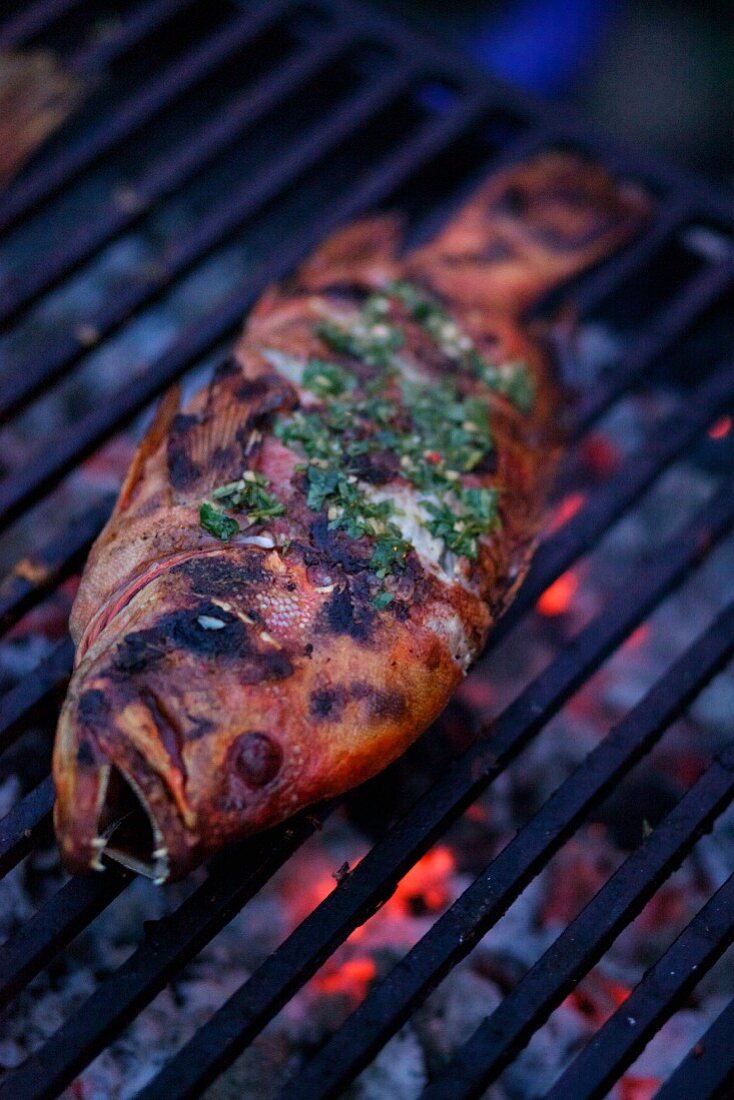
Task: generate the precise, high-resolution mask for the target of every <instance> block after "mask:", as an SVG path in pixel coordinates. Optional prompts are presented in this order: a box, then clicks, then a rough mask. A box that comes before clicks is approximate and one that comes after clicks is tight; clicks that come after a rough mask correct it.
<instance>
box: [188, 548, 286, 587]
mask: <svg viewBox="0 0 734 1100" xmlns="http://www.w3.org/2000/svg"><path fill="white" fill-rule="evenodd" d="M262 558H263V556H262V554H261V553H260V552H257V553H254V552H253V553H249V554H242V555H238V557H237V560H236V561H232V560H230V558H229V557H225V556H224V555H223V556H222V557H218V556H215V555H213V554H207V555H205V556H204V557H200V558H190V559H189V560H188V561H184V562H181V564H180V565H175V566H174V567H173V569H172V570H171V573H172V574H176V573H179V574H180V575H181V576H183V577H186V579H187V580H188V581H189V582H190V584H191V589H192V591H193V592H196V593H197V594H198V595H200V596H225V597H226V596H232V595H234V594H235V593H237V592H241V591H242V589H243V588H245V587H250V586H252V587H256V586H257V587H260V588H263V587H266V586H268V585H271V584H273V576H272V574H271V573H269V572H268V571H267V569H264V568H263V564H262Z"/></svg>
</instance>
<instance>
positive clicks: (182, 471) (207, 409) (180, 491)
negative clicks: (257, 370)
mask: <svg viewBox="0 0 734 1100" xmlns="http://www.w3.org/2000/svg"><path fill="white" fill-rule="evenodd" d="M296 400H297V395H296V392H295V390H294V389H293V387H292V386H291V385H290V384H289V383H288V382H287V381H286V380H285V379H284V378H281V377H280V376H278V375H276V374H272V373H269V374H262V375H260V376H259V377H256V378H249V379H248V378H245V377H243V376H242V375H241V374H233V375H225V376H221V375H220V376H219V377H215V378H214V379H213V380H212V382H211V384H210V385H209V388H208V389H207V391H206V396H205V398H204V400H203V401H202V402H199V407H198V408H197V407H196V405H195V406H194V407H193V408H192V410H191V411H189V412H182V413H178V415H177V416H175V417H174V418H173V420H172V422H171V425H170V430H169V432H168V443H167V460H168V477H169V481H170V484H171V487H172V489H173V491H174V493H175V494H176V495H177V497H178V498H179V500H187V499H189V498H190V497H191V496H203V495H205V494H206V493H208V492H210V490H211V489H213V488H214V487H216V486H217V485H221V484H222V483H223V482H227V481H233V480H235V479H236V478H238V477H240V475H241V473H242V471H243V469H247V468H249V467H250V466H251V464H252V461H253V459H254V457H255V455H256V454H257V452H258V451H259V447H260V439H261V436H260V432H259V428H260V427H261V426H262V425H263V423H264V421H265V420H266V418H267V417H268V416H270V414H271V413H273V412H275V411H276V410H279V409H284V408H288V407H291V406H292V405H294V404H295V402H296Z"/></svg>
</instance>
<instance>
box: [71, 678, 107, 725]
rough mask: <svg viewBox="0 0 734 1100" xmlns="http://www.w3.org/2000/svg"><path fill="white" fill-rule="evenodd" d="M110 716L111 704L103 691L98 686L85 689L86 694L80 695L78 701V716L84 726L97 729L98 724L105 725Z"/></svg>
mask: <svg viewBox="0 0 734 1100" xmlns="http://www.w3.org/2000/svg"><path fill="white" fill-rule="evenodd" d="M109 716H110V704H109V701H108V699H107V696H106V695H105V693H104V692H103V691H99V689H97V688H90V690H89V691H85V692H84V694H83V695H81V696H80V697H79V702H78V703H77V718H78V719H79V722H80V723H81V724H82V725H83V726H86V727H88V728H89V729H95V728H97V727H98V726H102V725H104V724H105V722H106V721H107V719H108V718H109Z"/></svg>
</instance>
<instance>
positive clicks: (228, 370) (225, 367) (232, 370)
mask: <svg viewBox="0 0 734 1100" xmlns="http://www.w3.org/2000/svg"><path fill="white" fill-rule="evenodd" d="M237 374H242V367H241V366H240V364H239V363H238V361H237V360H236V359H235V357H234V355H228V356H227V358H226V359H225V360H224V361H223V362H222V363H220V364H219V365H218V366H217V368H216V369H215V371H214V374H213V376H212V381H213V382H222V381H223V380H224V379H225V378H233V377H234V376H235V375H237Z"/></svg>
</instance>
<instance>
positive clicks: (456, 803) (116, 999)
mask: <svg viewBox="0 0 734 1100" xmlns="http://www.w3.org/2000/svg"><path fill="white" fill-rule="evenodd" d="M733 520H734V499H733V494H732V493H731V491H730V490H729V488H728V487H727V489H726V490H723V491H722V493H721V494H720V495H719V496H718V497H717V498H716V500H715V501H714V502H712V503H711V505H710V506H709V507H708V508H707V509H705V510H704V512H703V513H702V515H701V517H700V518H699V520H698V522H696V523H694V524H692V525H691V527H690V528H689V529H688V530H687V531H686V532H685V533H684V535H683V536H682V537H681V538H680V539H677V540H676V543H675V553H676V554H677V556H678V562H677V571H675V572H676V576H677V578H678V579H681V578H682V576H684V574H685V572H686V569H687V568H688V566H689V565H690V563H691V561H692V560H695V558H696V557H697V556H698V555H699V554H700V551H701V547H702V546H704V545H705V543H707V540H708V539H709V538H710V539H711V542H710V543H708V545H707V546H706V547H705V548H706V549H708V548H709V547H710V546H712V545H713V544H714V543H715V541H716V540H717V539H718V538H719V537H721V535H723V534H724V533H725V531H726V530H727V527H728V526H730V525H731V522H732V521H733ZM704 532H705V533H706V535H705V537H704V534H703V533H704ZM681 548H684V550H683V554H682V555H681ZM652 572H653V571H652V570H648V571H647V572H646V573H645V577H647V578H649V575H650V573H652ZM667 580H668V581H669V582H671V583H675V578H673V577H672V575H671V576H669V577H668V578H667ZM659 584H660V578H659V575H658V574H657V573H655V575H654V578H653V586H654V587H655V588H656V591H655V593H654V594H653V592H652V587H651V585H650V584H649V582H648V581H647V580H646V581H645V582H644V583H642V582H641V583H640V584H639V585H636V586H634V589H633V590H632V596H633V598H628V600H627V604H628V605H629V606H626V607H625V608H624V612H623V613H620V611H619V610H618V608H617V607H615V608H612V609H611V610H610V611H609V612H607V613H606V614H605V615H603V616H601V617H600V618H601V620H602V623H604V626H601V625H600V624H599V621H598V620H596V621H595V622H594V623H593V624H592V625H591V626H590V627H588V628H587V630H586V631H585V632H582V635H581V636H580V637H579V639H577V641H576V642H574V643H573V646H572V649H573V651H574V652H576V651H578V650H579V649H582V648H583V646H584V639H585V637H586V636H587V635H593V636H594V642H593V644H594V646H595V652H594V653H593V654H588V652H587V660H588V661H590V662H591V663H592V666H593V667H596V665H598V663H600V662H601V660H603V659H604V656H605V655H607V654H608V652H609V651H610V650H611V649H612V648H614V645H616V644H617V643H618V642H619V641H620V640H621V637H620V636H619V635H623V634H624V633H629V632H630V631H631V630H633V629H634V627H635V626H636V625H637V623H638V622H639V621H640V619H641V618H644V617H645V615H646V614H648V613H649V611H650V609H651V604H653V602H657V600H658V599H660V598H662V597H663V596H664V595H665V592H666V591H667V587H666V586H665V585H663V589H662V591H659V590H658V589H657V586H658V585H659ZM627 590H628V591H629V588H628V589H627ZM620 605H621V601H620ZM615 616H616V617H617V622H616V624H614V625H612V626H610V625H609V624H610V621H611V619H612V618H614V617H615ZM604 630H606V631H608V632H610V633H611V638H610V637H606V638H604V639H602V638H601V632H602V631H604ZM567 664H568V661H567V660H566V655H565V654H562V655H561V656H560V657H559V658H558V659H557V660H556V661H555V662H554V663H553V665H552V666H551V668H550V669H549V670H548V671H547V672H546V673H545V674H543V675H542V676H541V677H539V678H538V679H537V680H536V681H535V682H534V683H533V684H532V685H530V687H529V688H528V689H527V690H526V691H525V692H524V693H523V694H522V696H521V697H520V698H519V699H518V700H517V701H516V703H515V704H513V705H512V706H511V707H510V708H509V709H508V710H507V711H505V712H504V714H503V715H502V716H501V717H500V718H499V719H498V720H497V723H496V724H495V725H494V727H493V729H492V738H491V749H490V745H488V744H487V742H486V740H482V741H480V742H478V743H477V744H476V745H475V746H473V748H472V749H470V750H469V752H468V753H467V754H465V756H464V757H462V759H461V760H460V761H459V762H458V764H457V767H456V768H455V769H454V771H452V773H451V774H450V775H449V776H448V777H446V779H445V780H443V781H441V782H440V783H439V784H437V785H436V787H434V788H433V790H432V791H431V792H429V795H428V796H426V797H425V798H424V799H422V800H421V802H420V803H419V804H418V805H417V806H416V807H415V808H414V810H413V811H412V812H411V814H409V815H408V817H407V818H405V819H404V821H403V822H402V823H401V824H400V826H398V827H396V828H395V829H393V830H392V831H391V833H390V834H389V835H388V836H387V837H386V838H385V840H384V841H382V842H380V843H379V844H377V845H376V846H375V847H374V848H373V849H372V851H371V852H370V853H369V854H368V855H367V856H366V857H365V859H364V860H363V861H362V863H360V864H359V866H358V867H357V868H355V870H354V872H353V873H352V874H351V875H350V876H349V889H348V890H339V889H337V890H335V891H334V893H333V894H332V895H330V897H329V898H327V899H326V901H325V902H323V903H322V905H321V906H320V907H319V908H318V909H317V910H315V911H314V913H313V914H312V915H311V916H310V917H309V918H307V920H306V921H305V922H304V924H303V925H301V926H300V929H298V930H296V932H295V933H294V934H293V936H291V937H290V938H289V940H288V941H286V943H285V944H284V945H282V947H281V948H280V949H279V951H277V952H276V953H275V954H274V955H273V956H271V957H270V959H269V960H268V961H267V962H266V963H265V964H263V967H261V968H260V970H259V971H258V972H257V975H255V976H253V978H252V979H251V982H255V983H256V989H257V990H258V991H259V994H260V997H261V998H262V1002H263V1004H262V1005H261V1006H260V1010H261V1012H262V1013H263V1016H262V1017H261V1018H258V1021H257V1029H258V1030H259V1028H260V1027H261V1026H263V1025H264V1023H265V1022H266V1020H267V1019H269V1018H270V1017H271V1016H272V1015H273V1014H274V1012H275V1011H277V1007H278V1006H279V1004H280V1003H282V999H283V997H285V996H287V995H288V992H289V991H292V990H291V989H290V985H291V984H292V983H295V987H297V986H298V985H300V984H302V983H303V981H305V980H306V979H307V978H308V977H309V976H310V974H311V973H313V972H314V971H315V969H317V967H318V965H319V963H320V961H323V958H325V957H326V955H327V954H328V953H329V952H330V951H331V950H333V949H334V947H335V946H336V945H337V943H339V942H341V941H342V940H343V939H344V938H345V937H346V935H347V934H348V933H349V931H351V930H352V928H353V927H355V926H356V925H357V924H359V923H361V922H362V921H363V920H365V919H366V918H367V917H368V916H369V915H371V913H372V912H373V911H374V909H375V907H376V905H377V904H379V902H380V901H384V900H385V898H386V897H388V896H389V894H390V892H391V891H392V889H394V887H395V884H396V883H397V881H398V880H399V878H400V877H402V875H403V874H404V873H405V871H406V870H407V869H408V867H409V866H410V865H411V864H412V862H414V861H415V859H417V858H418V857H419V856H420V855H421V854H423V852H424V851H425V850H427V848H428V847H429V846H430V844H431V843H433V841H434V840H435V839H436V837H437V836H438V835H439V833H440V832H441V831H442V830H443V829H444V828H445V827H446V825H447V824H448V823H449V822H450V821H451V820H453V819H454V818H455V817H456V816H458V814H459V813H461V812H462V810H463V809H464V808H465V806H466V805H467V804H468V802H469V801H471V800H472V799H473V798H475V797H476V796H477V795H478V793H479V792H480V791H481V789H482V788H483V787H484V786H486V785H487V783H489V782H491V781H492V780H493V779H494V778H495V777H496V775H497V774H498V772H499V770H500V769H501V768H503V767H504V766H506V765H507V763H509V761H510V760H511V759H512V757H513V756H515V755H516V754H517V752H519V751H520V749H521V748H522V747H523V746H524V745H525V744H526V743H527V741H528V739H529V738H530V737H531V736H533V735H534V734H535V733H537V732H538V729H539V728H540V726H541V725H542V724H543V723H544V722H545V721H548V720H549V718H550V717H551V716H552V714H553V713H555V712H556V711H557V709H558V708H559V707H560V706H561V705H562V704H563V702H565V701H566V699H567V698H568V697H569V696H570V694H572V692H573V690H574V684H573V683H570V682H569V670H568V668H567V667H566V666H567ZM590 671H591V669H590V668H589V667H588V666H587V667H585V668H584V669H583V670H580V671H579V673H578V676H577V680H578V682H580V681H581V680H583V679H584V677H585V676H586V675H588V674H589V672H590ZM576 686H577V684H576ZM539 715H541V717H539ZM289 831H290V830H289V829H286V830H285V833H286V834H287V833H288V832H289ZM276 835H278V836H281V837H282V836H283V834H282V832H281V831H279V833H278V834H276ZM284 842H285V841H284ZM249 858H250V857H249V852H248V856H247V859H248V860H249ZM238 865H240V866H247V865H249V863H248V862H245V861H243V860H239V861H238ZM230 866H231V862H230ZM273 869H274V868H273ZM270 873H272V869H271V872H270ZM203 889H204V888H202V890H203ZM230 889H235V887H234V885H233V884H232V883H230ZM199 893H200V892H199ZM248 896H249V895H248ZM194 897H197V895H194ZM51 900H52V902H53V899H51ZM191 900H192V902H193V899H191ZM227 900H228V899H227ZM245 900H247V898H246V897H245V898H243V899H242V901H241V902H240V904H244V901H245ZM186 904H187V905H188V903H186ZM228 905H229V900H228ZM237 908H239V905H238V906H237ZM183 909H184V907H182V909H179V910H178V911H177V914H175V915H174V917H173V918H171V919H172V920H176V921H177V922H178V921H180V925H179V924H178V923H177V925H176V933H175V935H173V934H172V935H170V936H168V937H167V938H166V945H167V946H166V947H165V950H164V947H163V945H161V944H157V949H156V952H155V954H154V956H153V958H152V959H149V956H148V952H147V943H144V944H143V945H142V946H141V947H140V948H139V949H138V951H137V952H136V953H135V955H133V956H132V958H131V959H130V960H129V961H128V963H127V964H125V965H124V966H123V967H122V968H121V969H120V970H119V971H118V972H117V974H116V975H114V976H113V978H111V979H110V980H109V981H108V982H107V983H105V985H103V986H101V987H100V989H99V990H98V991H97V992H96V993H95V994H93V997H92V998H91V999H90V1001H89V1002H88V1003H87V1006H85V1008H84V1010H83V1011H80V1012H79V1013H77V1014H75V1016H74V1017H73V1018H72V1020H70V1021H67V1023H65V1024H64V1025H63V1026H62V1028H61V1029H60V1030H59V1031H58V1032H57V1033H56V1035H55V1036H54V1037H52V1039H51V1040H49V1041H48V1042H47V1044H46V1045H45V1046H44V1047H43V1048H42V1050H41V1051H39V1052H38V1054H37V1055H33V1056H32V1057H31V1058H30V1059H29V1060H28V1061H27V1062H26V1063H24V1065H23V1066H22V1067H20V1068H19V1069H18V1070H17V1071H14V1073H13V1074H12V1075H9V1077H8V1078H7V1081H8V1083H9V1084H8V1085H7V1086H6V1085H5V1084H4V1083H3V1084H2V1085H0V1097H3V1096H5V1095H7V1096H12V1097H13V1100H16V1097H21V1096H23V1097H25V1096H28V1097H30V1096H46V1095H53V1088H60V1087H62V1086H63V1084H66V1083H68V1081H69V1080H71V1078H72V1077H73V1075H74V1073H75V1072H77V1071H78V1069H79V1068H80V1067H81V1066H82V1065H83V1064H85V1062H86V1061H88V1060H89V1058H90V1057H93V1056H94V1054H95V1053H97V1052H98V1051H99V1050H101V1049H102V1048H103V1046H104V1044H105V1043H106V1042H108V1041H109V1039H110V1038H111V1035H112V1033H113V1032H114V1030H116V1029H117V1028H119V1027H121V1026H123V1025H124V1023H125V1022H127V1020H129V1019H130V1018H132V1015H134V1014H135V1012H137V1011H139V1010H140V1008H141V1007H142V1005H143V1004H145V1003H147V1002H148V1001H149V1000H150V999H152V997H153V996H154V995H155V994H156V993H157V992H158V990H159V989H160V988H161V987H162V985H163V984H164V983H165V981H166V980H167V978H168V976H169V975H170V973H171V972H172V971H173V970H175V969H176V968H177V967H178V966H180V965H182V964H183V962H184V961H187V960H188V959H189V958H191V957H192V956H193V954H195V953H196V951H198V950H199V949H200V948H201V946H203V943H205V942H207V940H208V939H209V938H210V936H209V935H206V936H205V937H204V939H203V940H202V939H201V930H200V923H201V922H202V921H203V920H204V918H205V919H206V922H212V921H214V920H215V919H216V914H215V913H214V912H213V910H211V909H210V908H209V906H208V905H205V906H204V907H203V912H202V911H201V910H200V911H199V913H198V921H199V923H195V922H194V921H193V920H192V916H193V914H192V913H190V912H189V913H184V912H183ZM227 912H228V913H229V916H227V917H226V920H229V919H231V916H233V915H234V912H236V908H235V909H229V908H228V909H227ZM226 920H223V921H222V923H221V924H217V925H216V926H215V928H214V930H213V931H212V932H211V935H214V934H215V932H216V931H218V930H219V928H220V927H222V926H223V924H224V923H226ZM207 926H209V925H207ZM304 928H305V929H306V932H301V929H304ZM299 933H300V936H299ZM194 937H195V938H194ZM189 948H193V949H191V950H190V951H189ZM172 958H173V959H174V962H173V963H172V962H171V959H172ZM146 960H148V965H147V966H146V965H145V962H146ZM151 964H152V966H151ZM169 968H170V969H169ZM161 969H165V973H164V974H163V976H161V974H160V970H161ZM151 970H152V973H151ZM141 979H142V980H141ZM130 981H134V989H135V996H136V1000H135V1005H134V1006H133V1008H130V1006H129V1005H128V1003H127V1000H126V993H125V991H126V989H128V984H127V983H128V982H130ZM286 981H287V983H288V984H287V985H286V987H285V991H284V983H286ZM245 988H248V992H249V989H250V983H248V986H247V987H245ZM237 996H238V995H237V994H235V997H237ZM230 1004H231V1002H228V1005H230ZM227 1008H228V1006H225V1008H224V1009H222V1010H220V1012H225V1010H227ZM214 1019H215V1020H217V1021H218V1023H217V1025H216V1031H217V1036H218V1042H221V1041H222V1040H221V1036H222V1028H221V1016H220V1014H217V1016H215V1018H214ZM241 1025H242V1019H241V1017H240V1016H239V1015H238V1017H237V1023H236V1027H234V1029H233V1030H234V1031H235V1032H236V1042H237V1045H238V1047H239V1045H240V1043H242V1044H244V1042H246V1041H247V1038H248V1033H247V1032H246V1031H243V1030H242V1026H241ZM230 1030H232V1028H227V1029H226V1034H227V1036H228V1037H231V1036H230ZM202 1034H204V1033H202V1032H200V1033H199V1035H202ZM197 1040H198V1037H197V1039H195V1040H194V1041H193V1042H197ZM198 1041H199V1042H201V1040H198ZM188 1049H189V1048H186V1050H187V1051H188ZM208 1053H209V1055H211V1054H212V1050H211V1046H209V1048H208ZM234 1053H236V1050H235V1051H234ZM230 1054H232V1048H230V1049H229V1050H228V1051H227V1061H229V1060H230ZM232 1056H234V1055H233V1054H232ZM202 1058H203V1055H202V1054H201V1052H200V1051H197V1052H196V1053H195V1054H194V1055H193V1056H192V1057H191V1058H189V1059H187V1060H185V1064H186V1065H187V1066H188V1070H189V1072H191V1071H192V1069H193V1071H195V1072H196V1073H198V1072H199V1069H198V1068H197V1067H199V1068H200V1069H201V1070H202V1072H208V1071H209V1070H211V1061H209V1062H207V1060H206V1058H204V1060H203V1061H202ZM39 1059H40V1060H39ZM181 1064H184V1063H183V1062H182V1060H181V1058H179V1059H178V1060H177V1062H176V1066H178V1065H181ZM222 1064H224V1063H222V1062H221V1060H220V1061H219V1062H218V1063H217V1065H218V1067H219V1068H221V1065H222ZM164 1072H168V1071H164ZM171 1072H174V1070H171ZM176 1072H178V1070H176ZM51 1073H53V1074H54V1076H53V1078H52V1086H53V1087H52V1088H50V1089H49V1091H38V1089H39V1083H40V1082H44V1086H45V1083H46V1082H47V1081H48V1079H49V1074H51ZM197 1080H198V1081H200V1080H201V1078H198V1077H197ZM6 1087H7V1088H9V1090H10V1091H8V1092H4V1091H3V1090H4V1088H6ZM182 1095H183V1094H182Z"/></svg>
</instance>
